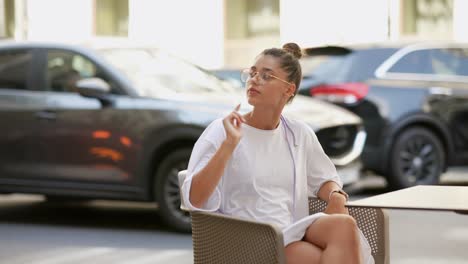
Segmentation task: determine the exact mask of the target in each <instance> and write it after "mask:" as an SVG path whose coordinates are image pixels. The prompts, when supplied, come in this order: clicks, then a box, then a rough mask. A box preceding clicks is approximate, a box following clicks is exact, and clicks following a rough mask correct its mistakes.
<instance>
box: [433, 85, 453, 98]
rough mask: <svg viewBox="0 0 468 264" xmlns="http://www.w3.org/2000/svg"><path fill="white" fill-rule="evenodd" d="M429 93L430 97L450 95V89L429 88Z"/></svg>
mask: <svg viewBox="0 0 468 264" xmlns="http://www.w3.org/2000/svg"><path fill="white" fill-rule="evenodd" d="M429 93H430V94H432V95H446V96H450V95H452V89H450V88H446V87H431V88H429Z"/></svg>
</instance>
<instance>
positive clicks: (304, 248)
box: [285, 241, 322, 264]
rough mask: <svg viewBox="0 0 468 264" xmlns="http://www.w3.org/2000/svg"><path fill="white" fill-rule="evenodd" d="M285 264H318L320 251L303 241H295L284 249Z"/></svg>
mask: <svg viewBox="0 0 468 264" xmlns="http://www.w3.org/2000/svg"><path fill="white" fill-rule="evenodd" d="M285 254H286V263H287V264H301V263H319V262H320V257H321V255H322V250H321V249H320V248H319V247H317V246H315V245H313V244H311V243H309V242H305V241H297V242H293V243H291V244H289V245H288V246H287V247H286V248H285Z"/></svg>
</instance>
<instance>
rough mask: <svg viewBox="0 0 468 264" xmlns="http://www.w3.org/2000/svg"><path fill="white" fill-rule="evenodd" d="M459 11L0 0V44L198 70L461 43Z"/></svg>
mask: <svg viewBox="0 0 468 264" xmlns="http://www.w3.org/2000/svg"><path fill="white" fill-rule="evenodd" d="M467 12H468V1H465V0H356V1H348V0H327V1H319V0H197V1H190V0H171V1H165V0H66V1H64V0H40V1H38V0H0V14H3V16H1V17H0V38H13V39H17V40H46V41H62V42H71V43H83V42H87V41H92V40H93V39H95V38H96V37H111V38H112V37H116V38H128V39H130V40H134V41H138V42H148V43H156V45H157V46H159V47H161V48H164V49H167V50H169V51H171V52H173V53H176V54H178V55H179V56H182V57H185V58H186V59H188V60H190V61H193V62H195V63H197V64H199V65H201V66H203V67H206V68H219V67H233V68H238V67H244V66H247V65H249V64H251V63H252V59H253V58H254V56H255V55H257V54H258V53H259V52H260V51H262V50H263V49H264V48H268V47H273V46H280V45H281V43H284V42H290V41H293V42H297V43H298V44H299V45H301V46H302V47H307V46H316V45H323V44H350V43H359V42H364V43H365V42H381V41H386V40H394V41H398V40H407V39H412V40H455V41H468V27H466V26H464V25H467V24H468V16H466V13H467Z"/></svg>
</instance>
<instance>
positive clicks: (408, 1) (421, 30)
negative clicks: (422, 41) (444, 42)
mask: <svg viewBox="0 0 468 264" xmlns="http://www.w3.org/2000/svg"><path fill="white" fill-rule="evenodd" d="M402 7H403V14H402V19H403V21H402V31H403V32H402V33H403V35H407V36H417V37H430V38H451V37H452V28H453V27H452V25H453V0H403V1H402Z"/></svg>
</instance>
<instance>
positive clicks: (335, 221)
mask: <svg viewBox="0 0 468 264" xmlns="http://www.w3.org/2000/svg"><path fill="white" fill-rule="evenodd" d="M354 232H357V225H356V221H355V220H354V219H353V218H352V217H351V216H349V215H345V214H334V215H325V216H323V217H320V218H319V219H317V220H316V221H314V222H313V223H312V224H311V225H310V226H309V228H307V230H306V233H305V235H304V240H305V241H307V242H310V243H312V244H314V245H316V246H318V247H319V248H322V249H324V248H326V247H327V244H328V243H329V242H330V241H331V240H333V239H337V238H338V239H339V238H342V237H346V236H351V235H353V233H354Z"/></svg>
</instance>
